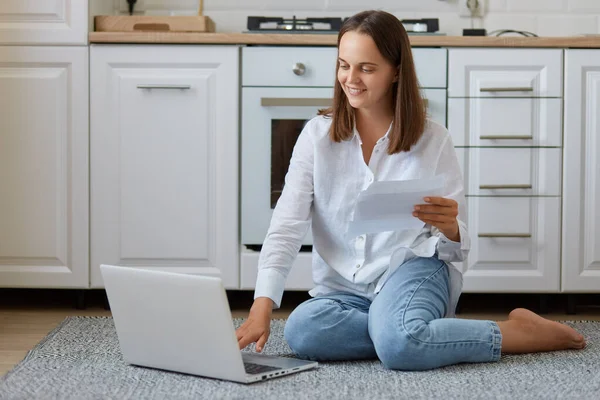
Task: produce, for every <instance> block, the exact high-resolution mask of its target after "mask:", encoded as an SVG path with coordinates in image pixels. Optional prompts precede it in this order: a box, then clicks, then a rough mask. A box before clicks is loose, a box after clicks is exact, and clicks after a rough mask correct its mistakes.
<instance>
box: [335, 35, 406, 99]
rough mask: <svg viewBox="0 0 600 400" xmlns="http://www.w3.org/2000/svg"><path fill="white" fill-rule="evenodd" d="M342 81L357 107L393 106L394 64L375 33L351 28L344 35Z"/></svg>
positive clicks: (341, 46)
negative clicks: (377, 41) (386, 55)
mask: <svg viewBox="0 0 600 400" xmlns="http://www.w3.org/2000/svg"><path fill="white" fill-rule="evenodd" d="M338 57H339V58H338V61H339V68H338V71H337V78H338V81H339V83H340V85H341V87H342V89H343V91H344V93H345V94H346V97H347V98H348V101H349V102H350V105H351V106H352V107H353V108H355V109H364V110H369V109H372V108H374V107H382V108H383V109H384V110H387V109H392V86H393V83H394V82H396V81H397V71H396V68H395V67H394V65H392V64H391V63H390V62H389V61H388V60H386V59H385V58H384V57H383V56H382V55H381V53H380V52H379V50H378V49H377V45H376V44H375V41H374V40H373V38H371V36H369V35H366V34H363V33H359V32H356V31H349V32H346V33H345V34H344V36H342V38H341V40H340V44H339V53H338Z"/></svg>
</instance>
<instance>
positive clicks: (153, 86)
mask: <svg viewBox="0 0 600 400" xmlns="http://www.w3.org/2000/svg"><path fill="white" fill-rule="evenodd" d="M137 88H138V89H180V90H188V89H191V88H192V85H137Z"/></svg>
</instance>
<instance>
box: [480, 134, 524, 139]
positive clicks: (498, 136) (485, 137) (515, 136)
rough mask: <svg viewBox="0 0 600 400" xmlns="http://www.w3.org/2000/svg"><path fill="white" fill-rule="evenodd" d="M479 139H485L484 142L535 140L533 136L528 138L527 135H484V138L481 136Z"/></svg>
mask: <svg viewBox="0 0 600 400" xmlns="http://www.w3.org/2000/svg"><path fill="white" fill-rule="evenodd" d="M479 139H484V140H531V139H533V136H526V135H505V136H502V135H484V136H479Z"/></svg>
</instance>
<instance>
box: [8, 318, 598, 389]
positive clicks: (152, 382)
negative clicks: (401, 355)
mask: <svg viewBox="0 0 600 400" xmlns="http://www.w3.org/2000/svg"><path fill="white" fill-rule="evenodd" d="M241 322H242V319H235V320H234V323H235V325H236V326H239V325H240V324H241ZM284 323H285V321H284V320H274V321H273V322H272V333H271V338H270V339H269V342H268V344H267V346H266V348H265V353H266V354H277V355H290V354H291V351H290V348H289V347H288V346H287V344H286V343H285V341H284V340H283V326H284ZM568 324H569V325H570V326H573V327H575V328H576V329H577V330H579V331H580V332H581V333H582V334H583V335H585V337H586V338H587V341H588V346H587V348H586V349H585V350H582V351H561V352H553V353H542V354H532V355H512V356H511V355H507V356H503V357H502V359H501V360H500V361H499V362H497V363H481V364H460V365H454V366H450V367H446V368H441V369H438V370H433V371H426V372H399V371H390V370H386V369H384V368H383V367H382V365H381V363H380V362H379V361H376V360H373V361H360V362H331V363H321V364H320V366H319V368H318V369H315V370H310V371H305V372H301V373H297V374H294V375H290V376H285V377H282V378H278V379H273V380H268V381H265V382H259V383H255V384H252V385H242V384H237V383H232V382H226V381H219V380H215V379H207V378H200V377H196V376H191V375H184V374H177V373H173V372H166V371H161V370H154V369H148V368H141V367H134V366H129V365H126V364H125V363H124V362H123V359H122V356H121V351H120V349H119V345H118V341H117V336H116V332H115V328H114V325H113V320H112V318H109V317H70V318H67V319H66V320H64V321H63V322H62V323H61V324H60V325H59V326H58V327H57V328H56V329H54V330H53V331H52V332H51V333H50V334H49V335H48V336H47V337H46V338H45V339H44V340H42V341H41V342H40V343H39V344H38V345H37V346H36V347H35V348H34V349H33V350H31V351H30V352H29V353H28V355H27V356H26V358H25V359H24V360H23V361H22V362H21V363H20V364H18V365H17V366H16V367H15V368H14V369H13V370H12V371H10V372H9V373H7V374H6V375H5V376H4V377H2V378H0V399H129V398H132V399H184V398H196V399H198V398H207V399H215V398H225V399H234V398H245V399H287V398H294V399H317V398H318V399H321V398H327V399H350V398H355V399H380V398H390V399H392V398H393V399H433V398H440V399H441V398H443V399H598V398H600V351H599V348H598V342H599V339H600V322H584V321H581V322H569V323H568Z"/></svg>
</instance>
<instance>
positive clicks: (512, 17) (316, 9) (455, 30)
mask: <svg viewBox="0 0 600 400" xmlns="http://www.w3.org/2000/svg"><path fill="white" fill-rule="evenodd" d="M107 1H108V0H107ZM459 1H466V0H445V1H443V0H373V1H370V2H366V1H364V0H204V14H205V15H208V16H210V17H211V18H212V19H213V20H214V21H215V22H216V26H217V31H219V32H241V31H244V30H245V29H246V18H247V16H248V15H262V16H278V17H286V18H291V17H292V15H296V16H297V17H298V18H305V17H319V16H327V17H348V16H350V15H352V14H354V13H356V12H358V11H361V10H363V9H365V4H368V5H369V6H368V7H369V8H374V9H382V10H385V11H389V12H391V13H393V14H395V15H396V16H397V17H398V18H401V19H407V18H439V19H440V31H442V32H445V33H447V34H449V35H460V34H462V29H463V28H469V27H470V24H471V21H470V19H469V18H462V17H459V15H458V2H459ZM480 1H482V0H480ZM483 1H486V6H487V9H488V12H487V13H486V15H485V17H484V18H483V19H479V20H475V27H482V28H486V29H487V30H488V32H489V31H493V30H496V29H517V30H527V31H530V32H534V33H536V34H538V35H540V36H569V35H579V34H590V33H592V34H600V0H483ZM114 3H115V8H116V10H115V13H117V12H119V11H118V9H119V4H126V2H125V0H114ZM138 3H139V4H140V6H139V9H140V11H142V10H144V13H145V14H147V15H152V14H154V15H165V14H166V15H169V14H171V15H190V14H195V13H197V10H198V4H199V0H138ZM121 7H122V6H121ZM123 9H124V8H123Z"/></svg>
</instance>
